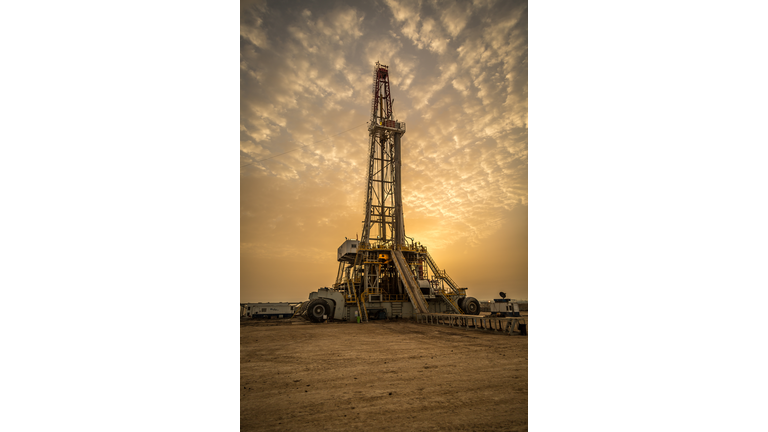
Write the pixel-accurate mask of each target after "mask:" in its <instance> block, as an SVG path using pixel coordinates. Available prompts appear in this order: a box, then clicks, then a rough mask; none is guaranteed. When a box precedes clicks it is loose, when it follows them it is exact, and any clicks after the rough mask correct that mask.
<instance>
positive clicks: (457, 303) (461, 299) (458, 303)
mask: <svg viewBox="0 0 768 432" xmlns="http://www.w3.org/2000/svg"><path fill="white" fill-rule="evenodd" d="M465 298H466V297H460V298H459V299H458V300H456V305H457V306H459V309H461V310H462V311H463V310H464V299H465Z"/></svg>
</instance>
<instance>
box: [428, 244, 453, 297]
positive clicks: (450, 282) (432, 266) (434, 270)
mask: <svg viewBox="0 0 768 432" xmlns="http://www.w3.org/2000/svg"><path fill="white" fill-rule="evenodd" d="M422 253H423V254H424V258H426V260H427V264H429V268H430V269H432V274H433V275H435V277H437V278H438V279H442V280H444V281H445V283H446V284H448V287H449V288H451V291H453V293H454V294H455V295H460V293H459V286H458V285H457V284H456V282H454V281H453V279H451V277H450V276H448V273H446V272H445V270H442V271H441V270H440V267H438V266H437V263H436V262H435V260H434V259H432V255H430V254H429V252H428V251H427V250H426V248H425V249H424V251H423V252H422Z"/></svg>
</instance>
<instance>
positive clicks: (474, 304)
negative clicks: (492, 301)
mask: <svg viewBox="0 0 768 432" xmlns="http://www.w3.org/2000/svg"><path fill="white" fill-rule="evenodd" d="M462 304H463V306H462V310H463V311H464V313H465V314H467V315H479V314H480V302H479V301H477V300H476V299H475V298H474V297H467V298H465V299H464V303H462Z"/></svg>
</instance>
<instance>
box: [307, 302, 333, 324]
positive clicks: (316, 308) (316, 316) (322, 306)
mask: <svg viewBox="0 0 768 432" xmlns="http://www.w3.org/2000/svg"><path fill="white" fill-rule="evenodd" d="M330 311H331V308H330V307H328V302H327V301H325V300H323V299H321V298H319V299H314V300H312V301H310V302H309V305H308V306H307V318H309V320H310V321H312V322H316V323H319V322H323V315H330Z"/></svg>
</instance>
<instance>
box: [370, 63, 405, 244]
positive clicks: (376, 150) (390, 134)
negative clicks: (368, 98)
mask: <svg viewBox="0 0 768 432" xmlns="http://www.w3.org/2000/svg"><path fill="white" fill-rule="evenodd" d="M372 90H373V101H372V102H371V122H370V124H369V126H368V131H369V135H370V138H369V140H370V146H369V155H368V189H367V193H366V201H365V221H364V222H363V233H362V238H361V241H362V242H363V243H364V244H366V243H368V244H371V245H376V246H377V247H388V248H400V247H401V246H402V245H403V244H404V243H405V224H404V222H403V199H402V188H401V181H400V172H401V169H402V163H401V159H402V151H401V140H402V137H403V134H405V123H402V122H398V121H396V120H395V119H394V118H393V112H392V95H391V93H390V91H389V68H388V67H387V66H385V65H382V64H380V63H378V62H377V63H376V67H375V68H374V71H373V88H372Z"/></svg>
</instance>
